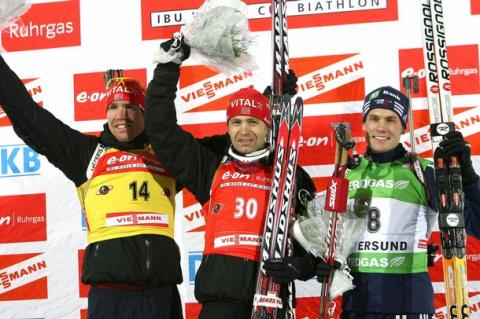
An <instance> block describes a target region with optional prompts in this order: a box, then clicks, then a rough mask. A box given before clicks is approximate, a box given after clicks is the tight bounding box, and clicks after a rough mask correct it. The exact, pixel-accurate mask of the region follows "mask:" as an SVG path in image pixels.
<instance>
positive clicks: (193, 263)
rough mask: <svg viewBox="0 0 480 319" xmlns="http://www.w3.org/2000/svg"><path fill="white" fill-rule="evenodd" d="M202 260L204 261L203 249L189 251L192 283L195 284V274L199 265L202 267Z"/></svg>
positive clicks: (189, 279) (190, 282)
mask: <svg viewBox="0 0 480 319" xmlns="http://www.w3.org/2000/svg"><path fill="white" fill-rule="evenodd" d="M201 262H202V252H201V251H190V252H188V283H189V284H190V285H194V284H195V275H196V274H197V271H198V267H200V263H201Z"/></svg>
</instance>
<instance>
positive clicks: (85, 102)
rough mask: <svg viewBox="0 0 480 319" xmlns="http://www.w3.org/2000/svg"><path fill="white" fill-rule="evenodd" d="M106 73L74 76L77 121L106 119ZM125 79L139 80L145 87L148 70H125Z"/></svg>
mask: <svg viewBox="0 0 480 319" xmlns="http://www.w3.org/2000/svg"><path fill="white" fill-rule="evenodd" d="M103 74H104V72H92V73H82V74H74V75H73V86H74V88H73V92H74V96H75V103H74V108H75V115H74V117H75V121H91V120H101V119H105V114H106V113H105V112H106V108H107V105H106V102H105V101H106V97H107V94H106V92H105V84H104V82H103ZM123 75H124V76H125V77H133V78H135V79H138V80H139V81H140V83H142V85H143V86H144V87H145V85H146V81H147V71H146V69H135V70H124V72H123Z"/></svg>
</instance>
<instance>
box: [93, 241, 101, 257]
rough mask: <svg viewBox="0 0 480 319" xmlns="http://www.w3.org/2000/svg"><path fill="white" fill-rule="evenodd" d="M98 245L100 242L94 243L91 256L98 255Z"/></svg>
mask: <svg viewBox="0 0 480 319" xmlns="http://www.w3.org/2000/svg"><path fill="white" fill-rule="evenodd" d="M99 246H100V243H96V244H95V248H94V249H93V256H94V257H97V256H98V247H99Z"/></svg>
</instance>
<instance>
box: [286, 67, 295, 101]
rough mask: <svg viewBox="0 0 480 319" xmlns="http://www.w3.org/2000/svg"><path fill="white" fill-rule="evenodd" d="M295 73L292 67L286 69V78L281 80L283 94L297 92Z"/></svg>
mask: <svg viewBox="0 0 480 319" xmlns="http://www.w3.org/2000/svg"><path fill="white" fill-rule="evenodd" d="M297 81H298V78H297V75H296V74H295V71H293V69H289V70H288V75H287V78H286V79H285V80H284V81H283V94H289V95H290V96H294V95H295V94H297Z"/></svg>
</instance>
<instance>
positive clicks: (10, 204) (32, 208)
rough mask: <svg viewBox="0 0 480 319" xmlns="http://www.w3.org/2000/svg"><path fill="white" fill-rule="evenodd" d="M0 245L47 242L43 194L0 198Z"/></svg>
mask: <svg viewBox="0 0 480 319" xmlns="http://www.w3.org/2000/svg"><path fill="white" fill-rule="evenodd" d="M0 233H1V234H2V236H0V244H6V243H20V242H37V241H46V240H47V217H46V199H45V194H28V195H11V196H0Z"/></svg>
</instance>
